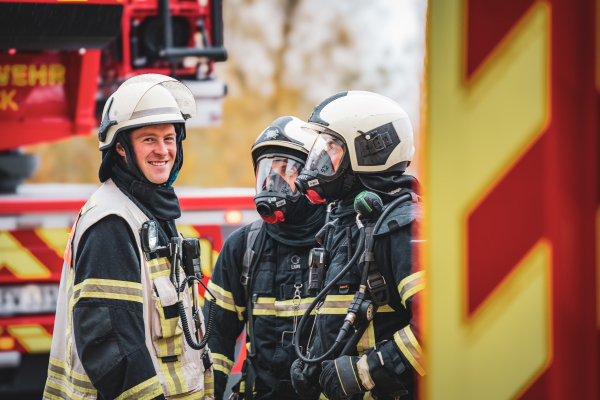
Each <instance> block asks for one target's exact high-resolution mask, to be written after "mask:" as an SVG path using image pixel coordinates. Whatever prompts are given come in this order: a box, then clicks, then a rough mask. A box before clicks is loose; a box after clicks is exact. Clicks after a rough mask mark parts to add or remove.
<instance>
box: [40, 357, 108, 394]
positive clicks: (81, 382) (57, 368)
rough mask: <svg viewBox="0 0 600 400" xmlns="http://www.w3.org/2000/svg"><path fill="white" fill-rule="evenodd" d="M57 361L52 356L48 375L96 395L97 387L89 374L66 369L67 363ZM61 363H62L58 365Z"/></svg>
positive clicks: (78, 389)
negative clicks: (92, 382)
mask: <svg viewBox="0 0 600 400" xmlns="http://www.w3.org/2000/svg"><path fill="white" fill-rule="evenodd" d="M57 361H58V360H55V359H53V358H50V363H49V365H48V376H51V377H53V378H55V379H58V380H60V381H62V382H63V383H65V384H67V386H69V387H70V388H71V389H72V390H77V391H78V392H81V393H86V394H92V395H96V393H97V392H96V389H95V388H94V386H93V385H92V384H91V382H90V380H89V378H88V377H87V376H85V375H81V374H75V373H74V372H71V371H69V370H67V369H65V367H66V364H64V363H62V362H57ZM59 363H60V364H62V365H57V364H59ZM74 375H77V376H79V377H81V378H83V379H80V378H78V377H75V376H74Z"/></svg>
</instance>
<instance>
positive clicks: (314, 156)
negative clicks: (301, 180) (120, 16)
mask: <svg viewBox="0 0 600 400" xmlns="http://www.w3.org/2000/svg"><path fill="white" fill-rule="evenodd" d="M345 154H346V144H345V143H344V141H343V140H341V139H338V138H337V137H335V136H332V135H329V134H327V133H319V134H318V135H317V139H316V140H315V144H314V145H313V147H312V149H311V150H310V154H309V155H308V159H307V160H306V166H305V167H306V168H307V169H308V170H309V171H314V172H317V173H318V174H321V175H324V176H333V175H335V173H336V172H337V171H338V168H339V166H340V164H341V163H342V159H343V158H344V155H345Z"/></svg>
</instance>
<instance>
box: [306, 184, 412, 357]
mask: <svg viewBox="0 0 600 400" xmlns="http://www.w3.org/2000/svg"><path fill="white" fill-rule="evenodd" d="M377 197H378V196H377ZM411 198H412V197H411V195H410V194H408V193H407V194H404V195H402V196H400V197H398V198H397V199H396V200H394V201H393V202H391V203H390V204H389V206H388V207H387V208H386V209H385V210H384V211H383V213H382V214H381V216H380V217H379V218H378V220H377V222H376V223H375V226H374V228H373V231H372V233H371V237H373V236H374V235H375V234H377V232H379V229H380V228H381V224H382V223H383V221H385V219H386V218H387V216H388V215H390V213H391V212H392V211H393V210H394V209H395V208H396V207H397V206H398V205H399V204H401V203H403V202H405V201H407V200H411ZM359 215H360V214H359ZM358 221H359V220H358V217H357V223H358ZM359 232H360V237H359V241H358V245H357V247H356V252H355V253H354V256H353V257H352V259H351V260H350V261H349V262H348V264H347V265H346V266H344V268H343V269H342V271H340V273H339V274H338V275H337V276H336V277H335V278H333V280H332V281H331V282H330V283H329V284H328V285H327V286H326V287H325V288H324V289H323V290H322V291H321V292H320V293H319V294H318V295H317V297H316V298H315V300H313V302H312V303H311V304H310V306H309V307H308V309H307V310H306V311H305V313H304V315H303V316H302V319H301V320H300V323H299V324H298V328H297V330H298V334H297V335H296V339H295V340H294V350H295V351H296V355H297V356H298V358H299V359H300V361H302V362H303V363H305V364H317V363H319V362H321V361H325V360H327V359H328V357H330V356H331V355H332V354H334V353H335V351H336V350H337V349H338V348H339V347H340V345H341V342H342V341H343V340H344V338H345V337H346V335H347V334H348V331H349V330H350V328H351V327H352V325H353V321H349V320H348V319H346V320H344V324H343V325H342V327H341V329H340V332H339V334H338V336H337V338H336V339H335V343H334V345H333V346H332V347H331V348H330V349H329V351H327V352H326V353H325V354H323V355H322V356H321V357H318V358H313V359H309V358H306V357H304V356H303V355H302V352H301V351H300V345H299V340H300V333H301V332H302V328H303V327H304V323H305V322H306V320H307V318H308V316H309V315H310V313H311V312H312V310H313V309H314V308H315V306H316V305H317V304H318V303H319V302H320V301H321V299H323V297H325V296H326V295H327V293H329V291H330V290H331V289H332V288H333V286H335V284H336V283H337V282H338V281H339V280H340V279H342V277H343V276H344V275H346V273H347V272H348V271H350V269H351V268H352V266H353V265H354V264H355V263H356V261H357V259H358V257H359V256H360V255H361V250H362V248H363V246H364V242H365V233H364V227H362V224H359ZM374 245H375V240H374V239H373V238H372V239H371V240H370V243H369V249H368V252H369V253H372V252H373V248H374ZM369 267H370V262H365V266H364V269H363V273H362V277H361V286H365V285H366V284H367V279H368V275H369ZM368 326H369V324H368V323H363V324H361V326H360V327H359V328H358V329H357V330H356V332H355V333H354V334H353V335H352V337H351V338H350V340H349V341H348V342H347V343H346V345H345V346H344V349H343V350H342V353H341V355H347V354H350V353H351V352H352V351H353V349H355V348H356V345H357V343H358V341H359V340H360V338H361V337H362V336H363V334H364V332H365V331H366V329H367V327H368Z"/></svg>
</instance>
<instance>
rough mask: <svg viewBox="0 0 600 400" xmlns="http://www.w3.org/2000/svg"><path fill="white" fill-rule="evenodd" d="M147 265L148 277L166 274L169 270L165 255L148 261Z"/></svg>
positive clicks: (169, 266) (153, 277) (169, 265)
mask: <svg viewBox="0 0 600 400" xmlns="http://www.w3.org/2000/svg"><path fill="white" fill-rule="evenodd" d="M148 266H149V267H150V279H156V278H159V277H161V276H167V275H169V273H170V271H171V263H170V262H169V259H168V258H167V257H161V258H156V259H154V260H150V261H148Z"/></svg>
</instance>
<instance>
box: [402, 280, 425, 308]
mask: <svg viewBox="0 0 600 400" xmlns="http://www.w3.org/2000/svg"><path fill="white" fill-rule="evenodd" d="M424 288H425V271H419V272H415V273H414V274H412V275H410V276H407V277H406V278H404V279H402V280H401V281H400V283H399V284H398V293H400V297H401V299H402V305H403V306H405V307H406V300H407V299H409V298H410V297H411V296H413V295H414V294H415V293H417V292H419V291H421V290H423V289H424Z"/></svg>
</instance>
